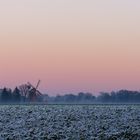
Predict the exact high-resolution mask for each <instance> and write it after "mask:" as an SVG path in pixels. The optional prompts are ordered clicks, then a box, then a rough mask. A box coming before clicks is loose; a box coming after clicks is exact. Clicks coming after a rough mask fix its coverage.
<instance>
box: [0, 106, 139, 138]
mask: <svg viewBox="0 0 140 140" xmlns="http://www.w3.org/2000/svg"><path fill="white" fill-rule="evenodd" d="M3 139H7V140H94V139H95V140H117V139H118V140H127V139H128V140H140V106H139V105H73V106H72V105H58V106H56V105H49V106H45V105H44V106H43V105H38V106H37V105H36V106H32V105H31V106H25V105H21V106H18V105H11V106H10V105H5V106H4V105H1V106H0V140H3Z"/></svg>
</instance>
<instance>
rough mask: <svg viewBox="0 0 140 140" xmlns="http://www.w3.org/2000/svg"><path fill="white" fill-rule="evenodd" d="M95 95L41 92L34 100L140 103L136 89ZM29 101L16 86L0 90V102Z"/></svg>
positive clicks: (76, 102) (139, 94)
mask: <svg viewBox="0 0 140 140" xmlns="http://www.w3.org/2000/svg"><path fill="white" fill-rule="evenodd" d="M29 95H30V94H29ZM95 95H96V94H95ZM95 95H94V94H92V93H84V92H80V93H78V94H77V95H75V94H65V95H57V96H55V97H53V96H49V95H47V94H42V96H37V97H36V100H35V101H34V102H45V103H54V104H55V103H58V104H59V103H66V104H71V103H74V104H78V103H83V104H94V103H140V92H138V91H129V90H120V91H116V92H115V91H113V92H110V93H108V92H101V93H100V94H99V95H97V96H95ZM30 101H31V100H30V96H25V95H23V94H22V93H21V91H20V89H19V88H18V87H16V88H15V89H14V90H13V91H12V90H11V89H9V88H3V89H1V90H0V103H23V102H30Z"/></svg>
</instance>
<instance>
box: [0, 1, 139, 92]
mask: <svg viewBox="0 0 140 140" xmlns="http://www.w3.org/2000/svg"><path fill="white" fill-rule="evenodd" d="M139 7H140V1H139V0H133V1H132V0H123V1H122V0H117V1H116V0H107V1H104V0H94V1H93V0H59V1H58V0H12V1H11V0H4V1H0V64H1V69H0V86H1V87H3V86H8V87H11V88H13V87H15V86H16V85H19V84H22V83H26V82H27V81H30V82H32V83H33V84H36V82H37V80H38V79H41V81H42V83H41V86H40V90H41V91H42V92H47V93H48V94H50V95H56V94H58V93H59V94H64V93H70V92H72V93H77V92H80V91H84V92H93V93H98V92H100V91H111V90H119V89H130V90H139V89H140V85H139V83H140V8H139Z"/></svg>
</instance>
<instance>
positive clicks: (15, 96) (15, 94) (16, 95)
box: [12, 87, 21, 102]
mask: <svg viewBox="0 0 140 140" xmlns="http://www.w3.org/2000/svg"><path fill="white" fill-rule="evenodd" d="M12 95H13V101H14V102H20V101H21V94H20V90H19V89H18V88H17V87H16V88H15V89H14V91H13V94H12Z"/></svg>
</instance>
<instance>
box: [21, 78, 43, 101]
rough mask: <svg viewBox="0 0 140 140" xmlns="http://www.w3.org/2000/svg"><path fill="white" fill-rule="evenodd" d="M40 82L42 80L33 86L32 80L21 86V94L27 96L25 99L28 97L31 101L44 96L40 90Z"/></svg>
mask: <svg viewBox="0 0 140 140" xmlns="http://www.w3.org/2000/svg"><path fill="white" fill-rule="evenodd" d="M40 82H41V81H40V80H38V82H37V85H36V86H33V85H32V84H31V83H30V82H28V83H27V84H24V85H21V86H20V87H19V89H20V92H21V95H22V96H23V97H25V99H28V101H29V102H36V101H37V99H38V98H39V97H41V96H42V93H41V92H40V91H39V90H38V87H39V85H40Z"/></svg>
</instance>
